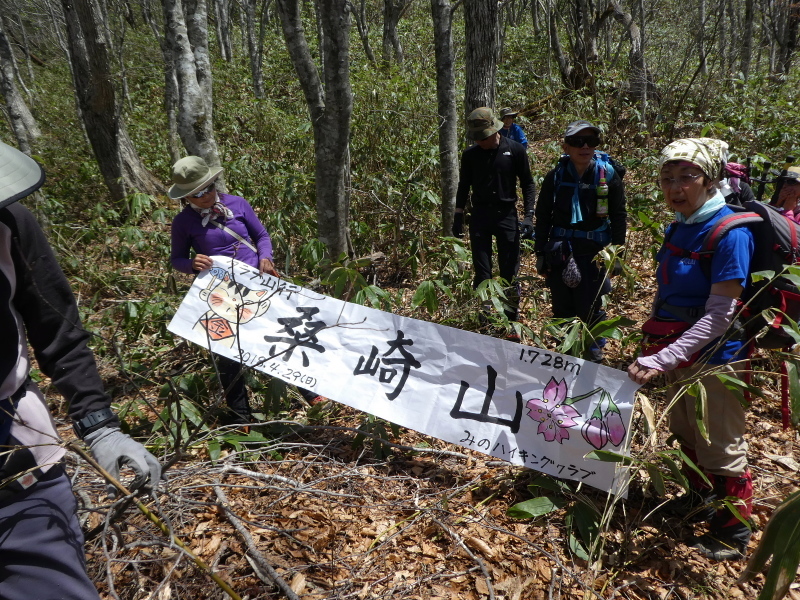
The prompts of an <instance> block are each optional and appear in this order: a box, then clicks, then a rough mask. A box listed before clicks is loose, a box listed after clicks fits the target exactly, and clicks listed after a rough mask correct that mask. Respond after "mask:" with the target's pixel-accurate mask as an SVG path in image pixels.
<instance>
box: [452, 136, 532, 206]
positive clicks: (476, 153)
mask: <svg viewBox="0 0 800 600" xmlns="http://www.w3.org/2000/svg"><path fill="white" fill-rule="evenodd" d="M517 179H519V183H520V187H521V188H522V201H523V205H524V212H525V213H528V212H530V211H533V204H534V201H535V199H536V186H535V184H534V183H533V177H532V176H531V167H530V164H529V162H528V155H527V154H526V153H525V148H524V147H523V146H522V144H520V143H519V142H515V141H514V140H510V139H508V138H506V137H500V145H499V146H498V147H497V148H496V149H494V150H484V149H482V148H481V147H480V146H478V145H477V144H475V145H474V146H471V147H470V148H467V149H466V150H465V151H464V152H463V153H462V155H461V169H460V172H459V178H458V191H457V192H456V208H462V209H463V208H464V207H465V206H466V205H467V200H468V199H469V195H470V190H471V191H472V205H473V206H482V207H494V206H504V205H507V204H508V203H511V205H512V206H513V205H514V203H516V201H517Z"/></svg>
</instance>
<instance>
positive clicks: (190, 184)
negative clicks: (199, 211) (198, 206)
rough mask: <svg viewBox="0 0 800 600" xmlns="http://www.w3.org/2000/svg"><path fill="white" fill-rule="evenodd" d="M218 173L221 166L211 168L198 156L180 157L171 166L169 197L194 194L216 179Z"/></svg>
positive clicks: (182, 196) (220, 170)
mask: <svg viewBox="0 0 800 600" xmlns="http://www.w3.org/2000/svg"><path fill="white" fill-rule="evenodd" d="M220 173H222V167H214V168H211V167H209V166H208V164H207V163H206V161H205V160H203V159H202V158H201V157H200V156H187V157H185V158H182V159H180V160H179V161H178V162H176V163H175V164H174V165H173V166H172V187H171V188H169V192H168V194H169V197H170V198H172V199H173V200H179V199H180V198H185V197H186V196H191V195H192V194H196V193H197V192H199V191H200V190H202V189H203V188H205V187H208V185H209V184H210V183H211V182H213V181H216V179H217V177H219V174H220Z"/></svg>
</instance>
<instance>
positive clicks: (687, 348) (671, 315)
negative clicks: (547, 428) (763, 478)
mask: <svg viewBox="0 0 800 600" xmlns="http://www.w3.org/2000/svg"><path fill="white" fill-rule="evenodd" d="M726 153H727V144H725V142H722V141H719V140H713V139H709V138H692V139H680V140H676V141H674V142H672V143H671V144H669V145H668V146H666V147H665V148H664V149H663V150H662V151H661V154H660V156H659V183H660V185H661V191H662V192H663V194H664V199H665V201H666V203H667V206H668V207H669V208H670V209H672V210H674V211H675V222H674V223H673V224H672V225H670V230H668V231H667V233H666V235H665V239H666V243H665V245H664V246H662V248H661V250H660V251H659V253H658V255H657V260H658V272H657V280H658V295H657V297H656V299H655V302H654V305H653V313H652V316H651V319H650V320H649V321H648V322H647V323H645V325H644V327H643V331H644V332H645V336H644V338H643V344H642V350H643V351H642V354H646V355H647V356H639V357H638V358H637V359H636V360H635V361H634V362H633V363H631V364H630V366H629V367H628V375H629V377H630V378H631V379H632V380H633V381H635V382H637V383H640V384H644V383H647V382H648V381H650V380H651V379H653V377H655V376H656V375H658V374H660V373H664V374H665V377H666V380H667V382H668V383H669V388H668V397H670V398H671V399H672V403H673V404H672V408H671V409H670V412H669V428H670V431H671V432H672V433H673V434H674V435H675V436H676V437H677V439H678V441H679V442H680V444H681V448H682V450H683V452H684V453H685V454H686V455H687V456H688V457H689V458H690V459H691V460H692V461H693V462H694V463H695V464H696V465H697V466H698V467H699V468H700V470H701V471H702V472H703V473H704V474H705V476H706V477H707V479H708V481H709V482H710V484H711V485H709V484H708V483H706V482H705V481H704V480H703V478H702V477H699V476H698V474H697V473H696V472H695V471H693V470H691V469H688V468H687V469H686V474H687V478H688V481H689V489H688V491H687V493H686V494H684V495H683V496H680V497H678V498H676V499H673V500H671V501H669V502H667V503H666V504H665V505H664V506H663V510H664V511H665V512H667V513H668V514H672V515H673V516H680V517H687V518H689V519H690V520H693V521H702V520H707V521H708V533H706V534H704V535H702V536H700V537H697V538H694V539H693V540H692V542H691V544H690V545H692V546H693V547H694V548H696V549H697V550H698V551H700V552H701V553H702V554H703V555H705V556H706V557H708V558H712V559H715V560H729V559H738V558H741V557H743V556H744V554H745V551H746V548H747V544H748V542H749V541H750V536H751V533H752V531H751V528H750V526H749V524H748V523H747V521H748V519H749V518H750V516H751V513H752V497H753V481H752V477H751V475H750V470H749V469H748V467H747V442H746V441H745V439H744V433H745V411H744V409H743V408H742V405H741V404H740V402H739V400H738V398H737V397H736V395H734V394H733V393H732V392H731V391H730V390H729V389H728V388H727V387H725V385H723V383H722V382H721V381H720V379H719V378H717V377H716V374H717V373H722V374H725V375H728V376H731V377H736V376H737V370H738V369H739V368H741V367H742V363H741V362H739V361H742V360H743V359H745V358H747V353H748V344H747V340H745V339H744V335H737V334H736V333H730V332H729V326H730V325H731V323H732V321H733V317H734V314H735V312H736V310H737V299H738V298H739V296H740V295H741V293H742V291H743V289H744V285H745V284H746V282H747V278H748V273H749V268H750V262H751V259H752V255H753V248H754V242H753V234H752V233H751V232H750V231H749V230H748V229H747V228H746V227H740V228H736V229H733V230H731V231H729V232H728V233H727V234H726V235H725V236H724V237H723V238H722V239H721V240H720V243H719V247H718V249H717V251H716V252H714V254H713V256H712V258H711V259H710V263H711V264H710V270H708V269H706V270H704V268H703V266H702V265H701V262H702V260H698V259H697V255H696V254H695V255H694V256H692V253H693V252H696V251H698V250H700V246H701V241H702V239H703V237H704V235H705V233H706V232H707V231H708V230H709V229H710V228H711V227H712V226H713V225H714V223H715V222H717V221H718V220H719V219H721V218H723V217H724V216H726V215H729V214H731V213H732V211H731V209H730V208H728V207H727V206H725V201H724V198H723V197H722V194H721V193H720V192H719V189H718V184H719V180H720V176H721V173H722V168H723V166H724V160H725V156H726ZM731 330H734V331H735V330H736V328H731ZM661 336H664V337H661ZM658 338H661V339H662V340H667V341H665V342H663V343H658V341H657V340H658ZM671 340H674V341H671ZM670 341H671V343H670ZM697 380H699V381H700V382H701V383H702V385H703V386H704V387H705V392H706V398H707V409H708V415H709V416H710V418H709V419H708V441H706V439H705V438H704V437H703V435H702V433H701V431H700V430H699V429H698V425H697V418H696V414H697V413H696V408H695V402H696V400H695V397H694V396H692V395H691V394H688V393H684V394H683V395H680V390H681V388H682V386H683V385H684V384H687V383H691V382H693V381H697ZM725 498H728V500H729V501H731V502H732V504H733V505H734V506H735V509H736V512H737V513H738V514H735V513H734V512H732V511H731V510H730V509H729V508H728V505H727V503H725V504H723V502H722V500H723V499H725ZM715 501H717V502H715Z"/></svg>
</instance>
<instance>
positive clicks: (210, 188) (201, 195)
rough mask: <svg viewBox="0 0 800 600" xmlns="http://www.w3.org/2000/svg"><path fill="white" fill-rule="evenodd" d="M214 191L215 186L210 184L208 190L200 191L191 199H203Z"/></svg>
mask: <svg viewBox="0 0 800 600" xmlns="http://www.w3.org/2000/svg"><path fill="white" fill-rule="evenodd" d="M213 189H214V184H213V183H211V184H209V186H208V187H207V188H206V189H204V190H200V191H199V192H197V193H196V194H192V195H191V198H202V197H203V196H205V195H206V194H207V193H208V192H210V191H211V190H213Z"/></svg>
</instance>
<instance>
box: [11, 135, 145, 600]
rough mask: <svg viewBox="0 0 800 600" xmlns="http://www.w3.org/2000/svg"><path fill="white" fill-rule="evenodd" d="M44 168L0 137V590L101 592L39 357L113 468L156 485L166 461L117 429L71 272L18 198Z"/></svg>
mask: <svg viewBox="0 0 800 600" xmlns="http://www.w3.org/2000/svg"><path fill="white" fill-rule="evenodd" d="M43 182H44V171H42V169H41V167H39V165H38V164H37V163H36V162H35V161H34V160H33V159H31V158H29V157H28V156H25V155H24V154H22V153H21V152H19V151H18V150H16V149H14V148H12V147H11V146H7V145H6V144H3V143H2V142H0V331H1V332H2V335H0V598H2V599H3V600H30V599H31V598H59V599H64V600H67V599H68V600H88V599H92V598H95V599H96V598H99V595H98V593H97V590H96V589H95V587H94V584H93V583H92V582H91V580H90V579H89V577H88V576H87V574H86V565H85V556H84V552H83V534H82V532H81V528H80V525H79V524H78V519H77V515H76V508H77V505H76V502H75V497H74V495H73V494H72V487H71V485H70V481H69V478H68V477H67V475H66V473H65V471H64V466H63V463H62V460H61V459H62V457H63V455H64V452H65V451H64V447H63V444H61V440H60V438H59V436H58V432H57V431H56V428H55V423H54V422H53V419H52V417H51V416H50V413H49V411H48V409H47V402H46V401H45V399H44V397H43V396H42V393H41V392H40V391H39V388H38V387H37V386H36V384H34V383H33V382H32V381H31V379H30V377H29V372H30V367H31V364H30V359H29V357H28V346H29V345H30V347H31V348H32V349H33V353H34V356H35V357H36V361H37V363H38V365H39V369H40V370H41V371H42V372H43V373H44V374H45V375H47V376H48V377H50V379H51V381H52V382H53V384H54V385H55V387H56V388H57V389H58V391H59V392H61V394H62V395H63V396H64V397H65V398H66V400H67V401H68V402H69V415H70V418H71V419H72V423H73V427H74V429H75V433H76V434H77V435H78V436H79V437H80V438H82V439H83V440H84V441H86V443H87V444H88V445H89V447H90V449H91V452H92V454H93V455H94V457H95V459H96V460H97V462H98V463H99V464H100V465H101V466H102V467H103V468H104V469H105V470H106V471H108V472H109V473H111V474H112V475H113V476H118V475H119V467H120V465H121V464H128V465H129V466H130V467H131V468H132V469H133V470H134V472H135V473H136V479H135V480H134V482H133V484H132V485H131V487H134V488H135V487H138V486H141V485H144V484H146V483H150V484H152V485H155V484H157V483H158V480H159V478H160V476H161V467H160V465H159V464H158V461H157V460H156V459H155V457H153V456H152V455H151V454H150V453H149V452H148V451H147V450H146V449H145V448H144V446H142V445H141V444H140V443H139V442H137V441H134V440H133V439H131V438H130V437H129V436H127V435H125V434H124V433H122V432H121V431H120V429H119V419H118V418H117V416H116V415H115V414H114V413H113V412H112V411H111V408H110V407H111V398H110V397H109V396H108V394H106V393H105V391H104V390H103V382H102V380H101V379H100V375H99V373H98V372H97V366H96V364H95V361H94V356H93V355H92V352H91V350H89V347H88V346H87V345H86V342H87V340H88V339H89V333H88V332H87V331H86V330H85V329H83V327H82V326H81V322H80V318H79V316H78V307H77V305H76V303H75V298H74V297H73V295H72V290H71V289H70V286H69V283H68V282H67V279H66V277H65V276H64V273H63V272H62V271H61V268H60V267H59V265H58V262H57V261H56V257H55V255H54V254H53V251H52V250H51V248H50V245H49V244H48V243H47V239H46V238H45V236H44V233H43V232H42V230H41V228H40V227H39V225H38V223H37V222H36V219H35V218H34V216H33V215H32V214H31V212H30V211H29V210H28V209H27V208H25V207H24V206H22V205H21V204H18V203H17V202H16V201H17V200H19V199H21V198H24V197H25V196H27V195H28V194H31V193H33V192H34V191H36V190H37V189H38V188H39V187H40V186H41V185H42V183H43Z"/></svg>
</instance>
